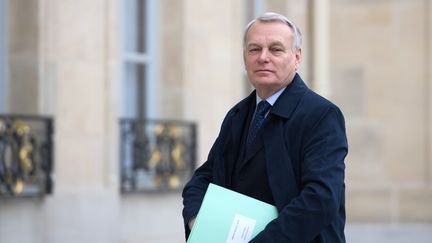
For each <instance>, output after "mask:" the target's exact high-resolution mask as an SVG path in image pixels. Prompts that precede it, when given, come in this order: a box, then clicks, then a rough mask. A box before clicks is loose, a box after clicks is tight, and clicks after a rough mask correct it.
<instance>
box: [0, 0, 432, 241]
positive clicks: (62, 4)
mask: <svg viewBox="0 0 432 243" xmlns="http://www.w3.org/2000/svg"><path fill="white" fill-rule="evenodd" d="M326 2H327V4H328V7H329V8H328V9H329V13H328V16H329V18H330V19H329V23H330V25H329V33H328V36H329V38H330V40H329V41H330V42H329V43H330V45H329V50H328V53H329V56H328V58H329V63H328V66H329V68H330V70H329V71H330V72H329V73H330V79H329V82H328V83H327V85H328V87H325V88H326V89H327V90H329V93H328V96H329V98H330V99H331V100H333V101H334V102H335V103H337V104H338V105H339V106H340V107H341V108H342V110H343V112H344V113H345V117H346V124H347V131H348V136H349V144H350V152H349V156H348V158H347V160H346V164H347V174H346V185H347V210H348V211H347V215H348V221H349V222H382V223H405V222H409V223H412V222H414V223H422V222H427V223H432V208H431V206H430V205H432V142H431V141H432V140H431V139H432V122H431V121H432V98H430V97H431V94H432V64H431V63H432V62H431V60H432V48H431V39H432V29H431V26H432V18H431V17H430V16H431V13H432V4H430V3H429V1H427V0H385V1H384V0H382V1H364V0H350V1H346V0H329V1H326ZM244 3H245V2H244V1H241V0H236V1H231V0H222V1H199V0H181V1H171V0H162V1H159V6H160V9H159V15H158V16H159V18H160V19H159V21H158V22H159V23H160V29H159V35H160V36H159V38H158V39H159V40H160V50H159V53H160V54H161V57H160V59H159V60H160V65H159V67H160V74H159V75H158V76H159V77H160V78H161V80H160V83H159V84H160V85H159V86H160V93H159V94H158V95H157V97H158V102H160V104H161V105H160V108H161V111H160V112H158V113H159V114H160V115H161V118H170V119H172V118H174V119H185V120H189V121H195V122H197V124H198V135H199V136H198V142H199V144H198V148H199V151H198V155H199V156H198V161H197V163H198V164H200V163H202V162H203V161H204V160H205V158H206V156H207V153H208V151H209V149H210V147H211V145H212V143H213V141H214V139H215V137H216V136H217V133H218V131H219V128H220V125H221V121H222V119H223V117H224V116H225V113H226V112H227V110H228V108H229V107H231V106H232V105H234V104H235V103H236V102H237V101H239V100H240V99H241V98H242V97H244V96H245V95H246V93H247V92H245V87H244V86H245V85H244V72H243V65H242V53H241V52H242V49H241V48H242V46H241V45H242V43H241V41H242V31H243V27H244V24H245V23H244V21H245V20H244V5H243V4H244ZM267 9H268V10H271V11H276V12H280V13H283V14H287V15H288V16H290V17H291V18H292V19H294V20H295V21H296V22H297V23H298V24H299V25H300V27H301V29H302V30H303V35H304V39H305V41H304V45H303V48H304V53H305V59H304V60H303V64H302V67H301V69H300V73H301V75H302V77H303V78H305V79H306V81H307V82H308V83H310V85H311V86H312V87H314V80H313V78H314V75H316V74H315V73H313V72H314V69H313V68H312V67H311V66H312V59H313V57H314V55H312V54H311V53H313V52H312V50H311V47H313V46H315V45H314V44H315V43H314V41H316V40H315V39H314V38H313V33H314V32H313V31H314V29H313V28H316V27H317V26H311V20H310V18H311V1H308V0H295V1H294V0H286V1H277V0H268V5H267ZM8 10H10V13H13V14H11V15H10V20H9V33H8V38H9V40H8V43H9V47H8V52H9V53H8V56H9V66H8V68H9V70H8V72H9V74H10V82H9V86H10V90H9V96H10V97H11V98H10V101H9V102H8V103H9V104H11V105H10V107H8V110H9V111H11V112H14V113H33V114H34V113H37V114H43V115H51V116H53V117H54V119H55V169H54V176H55V188H54V194H53V195H50V196H48V197H46V198H44V199H27V200H6V201H2V202H1V204H0V215H1V216H0V242H2V243H3V242H6V243H8V242H22V243H56V242H62V243H63V242H66V243H67V242H96V243H97V242H104V243H105V242H113V243H117V242H124V243H132V242H183V228H182V227H183V226H182V219H181V209H182V205H181V196H180V194H179V193H173V194H143V195H128V196H126V195H121V194H120V193H119V178H118V177H119V173H118V163H119V162H118V158H119V154H118V148H119V145H118V144H119V138H118V123H117V122H118V118H119V115H118V114H119V109H120V102H121V97H120V91H119V90H120V89H119V87H120V86H121V83H120V82H121V80H120V78H119V77H120V74H119V70H120V68H119V65H120V54H119V35H120V16H119V15H120V10H119V1H117V0H95V1H87V0H63V1H55V0H35V1H32V3H31V4H29V3H27V1H24V0H14V1H9V8H8ZM407 16H409V18H408V17H407ZM318 91H319V90H318ZM18 97H22V99H19V98H18ZM22 101H24V102H22Z"/></svg>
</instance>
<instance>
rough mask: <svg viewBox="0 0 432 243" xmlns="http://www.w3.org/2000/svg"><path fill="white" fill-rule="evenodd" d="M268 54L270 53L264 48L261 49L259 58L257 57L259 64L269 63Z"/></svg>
mask: <svg viewBox="0 0 432 243" xmlns="http://www.w3.org/2000/svg"><path fill="white" fill-rule="evenodd" d="M269 54H270V53H269V51H268V50H267V49H265V48H264V49H262V51H261V53H260V56H259V61H260V62H269V61H270V59H269Z"/></svg>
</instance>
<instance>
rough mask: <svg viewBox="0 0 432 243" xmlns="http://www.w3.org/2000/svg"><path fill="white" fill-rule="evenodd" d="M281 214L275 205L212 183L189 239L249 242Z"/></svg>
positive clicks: (196, 242) (194, 242)
mask: <svg viewBox="0 0 432 243" xmlns="http://www.w3.org/2000/svg"><path fill="white" fill-rule="evenodd" d="M277 216H278V213H277V209H276V207H275V206H273V205H270V204H268V203H265V202H262V201H259V200H257V199H254V198H251V197H248V196H245V195H243V194H240V193H237V192H234V191H231V190H228V189H226V188H223V187H220V186H217V185H215V184H211V183H210V184H209V186H208V188H207V192H206V194H205V196H204V200H203V202H202V205H201V208H200V210H199V212H198V215H197V217H196V220H195V224H194V226H193V228H192V231H191V234H190V235H189V239H188V241H187V243H213V242H214V243H224V242H225V243H243V242H249V241H250V240H251V239H252V238H253V237H254V236H256V235H257V234H258V233H259V232H261V231H262V230H263V229H264V228H265V226H266V225H267V224H268V223H269V222H270V221H272V220H273V219H275V218H276V217H277Z"/></svg>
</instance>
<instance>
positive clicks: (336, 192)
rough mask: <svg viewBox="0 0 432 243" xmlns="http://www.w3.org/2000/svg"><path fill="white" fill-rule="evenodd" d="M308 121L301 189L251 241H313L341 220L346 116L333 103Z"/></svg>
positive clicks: (301, 159) (301, 158)
mask: <svg viewBox="0 0 432 243" xmlns="http://www.w3.org/2000/svg"><path fill="white" fill-rule="evenodd" d="M306 123H309V124H310V125H308V127H307V129H305V131H304V132H303V134H301V136H302V145H301V149H299V152H300V155H299V158H300V161H299V162H300V167H301V169H300V173H301V175H300V177H301V178H300V184H301V185H300V192H299V194H298V196H296V197H294V198H293V199H292V200H291V201H290V202H289V203H288V204H287V205H285V206H284V207H283V208H282V209H281V210H280V212H279V216H278V218H276V219H275V220H273V221H272V222H270V223H269V224H268V225H267V226H266V228H265V229H264V230H263V231H262V232H261V233H259V234H258V235H257V236H256V237H255V238H254V239H253V240H252V241H251V242H254V243H258V242H265V243H272V242H311V241H313V240H314V239H315V238H316V237H317V236H318V235H320V233H321V232H322V231H323V230H324V229H325V228H326V227H328V226H329V225H330V224H331V223H332V221H333V220H338V219H337V217H338V215H339V214H340V211H339V210H340V208H341V204H343V203H344V191H345V184H344V171H345V164H344V158H345V156H346V154H347V151H348V145H347V140H346V134H345V124H344V119H343V115H342V113H341V112H340V110H339V109H338V108H337V107H335V106H330V107H329V108H327V109H326V110H325V111H324V112H323V111H321V112H320V114H319V115H318V116H316V117H315V118H313V119H312V120H311V119H309V121H308V122H306ZM269 176H271V175H269ZM342 206H343V205H342ZM343 214H344V212H343ZM343 217H344V215H343Z"/></svg>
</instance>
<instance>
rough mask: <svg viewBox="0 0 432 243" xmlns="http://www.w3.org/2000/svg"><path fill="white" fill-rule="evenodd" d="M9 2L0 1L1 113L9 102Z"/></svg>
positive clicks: (5, 0)
mask: <svg viewBox="0 0 432 243" xmlns="http://www.w3.org/2000/svg"><path fill="white" fill-rule="evenodd" d="M6 8H7V0H0V34H1V36H3V37H2V38H0V113H5V112H6V107H7V101H8V93H9V92H7V90H8V85H7V69H6V63H7V62H6V60H7V36H8V35H7V11H6Z"/></svg>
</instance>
